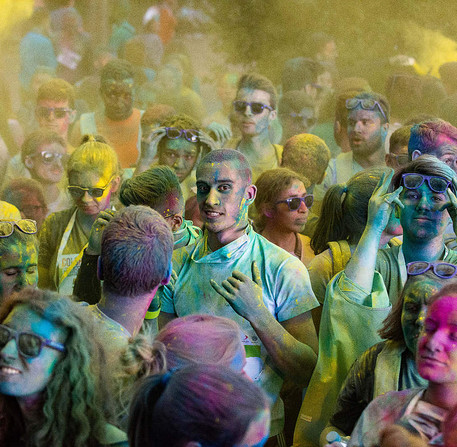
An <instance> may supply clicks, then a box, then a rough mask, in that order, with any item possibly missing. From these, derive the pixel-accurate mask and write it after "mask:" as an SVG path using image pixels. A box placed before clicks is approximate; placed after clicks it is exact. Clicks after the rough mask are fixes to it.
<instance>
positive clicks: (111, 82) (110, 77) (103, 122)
mask: <svg viewBox="0 0 457 447" xmlns="http://www.w3.org/2000/svg"><path fill="white" fill-rule="evenodd" d="M134 90H135V82H134V74H133V67H132V65H131V64H130V63H129V62H127V61H125V60H122V59H113V60H110V61H109V62H108V63H107V64H106V65H105V66H104V67H103V69H102V71H101V77H100V93H101V96H102V99H103V104H104V107H103V110H96V111H93V112H90V113H83V114H82V115H81V118H80V119H79V121H77V122H76V123H75V125H74V127H73V130H72V133H71V141H72V142H73V144H75V145H78V144H79V142H80V141H81V138H82V136H83V135H86V134H93V135H96V134H99V135H103V137H104V138H105V139H106V140H107V141H108V143H109V144H110V146H111V147H112V148H113V149H114V150H115V151H116V153H117V155H118V157H119V161H120V163H121V166H122V168H123V169H125V168H130V167H131V166H132V165H134V164H135V163H136V162H137V159H138V155H139V152H140V149H141V126H140V120H141V115H142V114H143V111H142V110H139V109H137V108H134V107H133V100H134Z"/></svg>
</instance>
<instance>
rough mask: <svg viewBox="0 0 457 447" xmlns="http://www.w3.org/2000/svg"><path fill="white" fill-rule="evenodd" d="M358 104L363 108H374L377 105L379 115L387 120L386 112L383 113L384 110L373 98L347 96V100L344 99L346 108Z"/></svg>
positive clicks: (349, 108) (355, 106)
mask: <svg viewBox="0 0 457 447" xmlns="http://www.w3.org/2000/svg"><path fill="white" fill-rule="evenodd" d="M359 106H360V107H362V109H363V110H374V109H375V108H376V107H377V108H378V110H379V111H380V112H381V115H382V116H383V117H384V119H385V120H386V121H387V117H386V114H385V113H384V110H383V109H382V107H381V104H379V102H378V101H375V100H374V99H360V98H349V99H348V100H346V109H348V110H353V109H356V108H357V107H359Z"/></svg>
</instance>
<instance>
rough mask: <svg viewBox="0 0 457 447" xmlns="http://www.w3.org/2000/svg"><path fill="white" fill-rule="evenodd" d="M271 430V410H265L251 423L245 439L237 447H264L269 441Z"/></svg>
mask: <svg viewBox="0 0 457 447" xmlns="http://www.w3.org/2000/svg"><path fill="white" fill-rule="evenodd" d="M269 430H270V409H269V408H264V409H263V410H262V411H260V412H259V414H258V415H257V417H256V418H255V419H254V420H253V421H251V423H250V424H249V426H248V429H247V431H246V433H245V435H244V437H243V439H242V440H241V442H239V443H238V444H236V445H235V447H262V446H263V445H265V443H266V442H267V440H268V435H269Z"/></svg>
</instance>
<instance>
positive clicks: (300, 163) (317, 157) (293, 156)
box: [281, 133, 331, 185]
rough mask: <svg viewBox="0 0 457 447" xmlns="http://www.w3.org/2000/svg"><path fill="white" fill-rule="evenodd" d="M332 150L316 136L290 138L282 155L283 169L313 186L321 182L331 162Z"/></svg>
mask: <svg viewBox="0 0 457 447" xmlns="http://www.w3.org/2000/svg"><path fill="white" fill-rule="evenodd" d="M330 157H331V154H330V150H329V148H328V146H327V144H325V141H324V140H322V139H321V138H319V137H318V136H316V135H311V134H309V133H302V134H299V135H294V136H293V137H291V138H289V139H288V140H287V141H286V144H285V145H284V150H283V153H282V163H281V166H282V167H283V168H289V169H292V171H295V172H297V173H299V174H300V175H302V176H303V177H306V178H307V179H308V180H309V182H310V184H311V185H315V184H316V183H318V182H320V181H321V180H322V178H323V176H324V173H325V170H326V169H327V166H328V163H329V161H330Z"/></svg>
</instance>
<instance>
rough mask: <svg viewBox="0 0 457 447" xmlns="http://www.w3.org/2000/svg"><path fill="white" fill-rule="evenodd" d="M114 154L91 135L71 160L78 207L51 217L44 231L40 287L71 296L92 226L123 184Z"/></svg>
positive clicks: (73, 193)
mask: <svg viewBox="0 0 457 447" xmlns="http://www.w3.org/2000/svg"><path fill="white" fill-rule="evenodd" d="M120 175H121V171H120V166H119V160H118V158H117V155H116V153H115V152H114V150H113V149H112V148H111V147H110V146H108V145H107V144H105V143H101V142H99V141H97V140H96V139H95V137H93V136H91V135H89V136H87V137H85V139H84V140H83V144H82V145H81V146H80V147H79V148H77V149H76V150H75V151H74V152H73V154H72V155H71V156H70V159H69V161H68V165H67V178H68V187H67V189H68V193H69V195H70V196H71V198H72V199H73V203H74V206H73V207H72V208H69V209H67V210H64V211H60V212H58V213H54V214H51V215H50V216H49V217H48V218H47V219H46V220H45V222H44V224H43V227H42V228H41V231H40V256H39V284H40V287H42V288H49V289H51V290H58V291H59V292H60V293H62V294H69V295H71V294H72V292H73V282H74V279H75V278H76V274H77V272H78V269H79V264H80V261H81V258H82V255H83V252H84V249H85V247H86V245H87V241H88V238H89V234H90V231H91V228H92V224H93V223H94V222H95V220H96V219H97V216H98V214H99V213H100V212H101V211H104V210H106V209H109V208H110V202H111V196H112V194H113V193H115V192H116V191H117V189H118V188H119V184H120Z"/></svg>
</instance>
